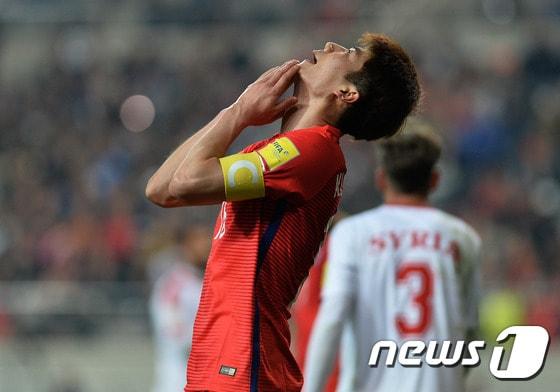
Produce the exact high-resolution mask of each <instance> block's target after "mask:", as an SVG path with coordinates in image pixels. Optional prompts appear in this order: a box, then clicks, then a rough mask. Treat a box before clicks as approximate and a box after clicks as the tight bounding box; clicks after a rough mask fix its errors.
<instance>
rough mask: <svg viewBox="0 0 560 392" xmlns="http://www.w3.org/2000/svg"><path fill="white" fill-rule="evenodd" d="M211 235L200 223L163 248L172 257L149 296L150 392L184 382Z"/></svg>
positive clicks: (165, 391)
mask: <svg viewBox="0 0 560 392" xmlns="http://www.w3.org/2000/svg"><path fill="white" fill-rule="evenodd" d="M211 235H212V232H211V231H210V229H209V228H206V227H204V226H195V227H192V228H189V229H188V230H187V231H186V232H185V234H184V238H182V246H181V247H180V249H176V250H173V251H172V252H168V251H166V252H165V253H166V258H171V259H172V260H170V262H169V265H167V266H166V268H165V272H163V273H162V274H161V276H160V277H159V278H158V279H157V280H156V283H155V285H154V290H153V292H152V297H151V299H150V311H151V316H152V324H153V327H154V337H155V344H156V347H155V374H154V386H153V392H177V391H181V390H182V389H183V386H184V385H185V379H186V371H185V368H186V365H187V358H188V354H189V351H190V346H191V339H192V329H193V324H194V318H195V316H196V310H197V309H198V302H199V299H200V292H201V289H202V276H203V273H204V265H205V263H206V259H207V257H208V253H209V251H210V239H211V238H212V237H211Z"/></svg>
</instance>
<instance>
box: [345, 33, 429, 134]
mask: <svg viewBox="0 0 560 392" xmlns="http://www.w3.org/2000/svg"><path fill="white" fill-rule="evenodd" d="M358 42H359V44H360V46H362V47H363V48H364V49H365V50H367V51H368V52H369V53H370V56H371V57H370V58H369V59H368V60H367V61H366V62H365V63H364V65H363V67H362V69H361V70H359V71H357V72H352V73H349V74H348V75H346V79H347V80H348V81H349V82H351V83H353V84H354V85H355V86H356V88H357V89H358V92H359V93H360V98H359V99H358V100H357V101H356V102H354V103H353V104H352V105H351V106H350V107H349V108H348V109H346V111H345V112H344V113H343V114H342V116H341V118H340V119H339V121H338V122H337V127H338V128H339V129H340V130H341V131H342V132H343V133H346V134H349V135H352V136H354V138H356V139H364V140H374V139H379V138H382V137H387V136H391V135H394V134H395V133H396V132H397V131H398V130H399V129H400V128H401V126H402V124H403V123H404V120H405V118H406V117H407V116H408V115H409V113H410V112H412V111H413V110H414V108H415V107H416V105H417V103H418V100H419V98H420V85H419V84H418V78H417V75H416V69H415V68H414V64H413V63H412V60H411V59H410V57H409V56H408V54H407V53H406V52H405V51H404V49H403V48H402V47H401V46H400V45H399V44H398V43H397V42H395V41H394V40H392V39H391V38H389V37H387V36H385V35H383V34H372V33H364V34H363V35H362V37H361V38H360V40H359V41H358Z"/></svg>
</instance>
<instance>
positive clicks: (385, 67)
mask: <svg viewBox="0 0 560 392" xmlns="http://www.w3.org/2000/svg"><path fill="white" fill-rule="evenodd" d="M292 84H294V96H292V97H289V98H287V99H284V100H280V98H281V96H282V94H283V93H284V92H285V91H286V90H287V89H288V88H289V87H290V86H291V85H292ZM419 94H420V88H419V86H418V81H417V77H416V71H415V69H414V65H413V64H412V62H411V60H410V58H409V57H408V55H407V54H406V53H405V52H404V50H403V49H402V48H401V47H400V46H399V45H398V44H397V43H396V42H395V41H393V40H391V39H389V38H387V37H385V36H383V35H377V34H369V33H367V34H364V35H363V36H362V39H361V41H360V47H355V48H350V49H346V48H344V47H342V46H340V45H337V44H335V43H332V42H328V43H327V44H325V47H324V49H323V50H316V51H314V52H313V60H312V61H303V62H298V61H295V60H292V61H288V62H286V63H284V64H283V65H281V66H279V67H274V68H272V69H270V70H268V71H267V72H265V73H264V74H262V75H261V76H260V77H259V78H258V79H257V80H256V81H255V82H254V83H252V84H251V85H250V86H249V87H248V88H247V89H246V90H245V91H244V92H243V94H241V96H240V97H239V98H238V99H237V101H236V102H235V103H234V104H232V105H231V106H229V107H228V108H226V109H224V110H222V111H221V112H220V113H219V114H218V115H217V116H216V117H215V118H214V119H213V120H212V121H211V122H210V123H208V124H207V125H206V126H205V127H204V128H202V129H201V130H199V131H198V132H197V133H196V134H194V135H193V136H191V137H190V138H189V139H187V140H186V141H185V142H184V143H183V144H182V145H180V146H179V147H178V148H177V149H176V150H175V151H174V152H173V153H172V154H171V155H170V156H169V158H168V159H167V160H166V161H165V162H164V163H163V164H162V166H161V167H160V168H159V169H158V171H157V172H156V173H155V174H154V175H153V176H152V178H151V179H150V181H149V182H148V186H147V188H146V194H147V197H148V198H149V199H150V200H151V201H153V202H154V203H156V204H158V205H161V206H163V207H177V206H186V205H203V204H214V203H222V208H221V211H220V214H219V217H218V220H217V222H216V227H215V231H214V239H213V243H212V250H211V252H210V256H209V260H208V265H207V269H206V273H205V276H204V282H203V288H202V295H201V299H200V306H199V309H198V313H197V316H196V320H195V325H194V332H193V343H192V349H191V354H190V357H189V363H188V373H187V385H186V386H185V391H188V392H192V391H219V392H240V391H251V392H254V391H266V392H272V391H289V392H291V391H299V390H300V389H301V387H302V383H303V377H302V375H301V372H300V370H299V368H298V366H297V363H296V361H295V359H294V358H293V356H292V354H291V352H290V348H289V347H290V333H289V329H288V318H289V317H290V313H289V311H288V307H289V305H290V303H291V302H292V301H293V300H294V297H295V296H296V294H297V291H298V288H299V287H300V285H301V283H302V281H303V280H304V279H305V277H306V275H307V273H308V270H309V268H310V266H311V265H312V263H313V258H314V256H315V254H316V253H317V251H318V249H319V245H320V243H321V241H322V240H323V237H324V233H325V228H326V226H327V224H328V222H329V220H330V218H331V216H332V215H333V214H334V213H335V212H336V209H337V206H338V202H339V199H340V196H341V192H342V183H343V177H344V174H345V172H346V166H345V162H344V156H343V154H342V151H341V149H340V146H339V138H340V137H341V136H342V134H349V135H351V136H353V137H354V138H356V139H365V140H373V139H378V138H381V137H384V136H389V135H392V134H394V133H395V132H397V130H398V129H399V128H400V127H401V125H402V123H403V122H404V119H405V118H406V116H407V115H408V114H409V113H410V112H411V111H412V110H413V108H414V107H415V105H416V103H417V101H418V97H419ZM280 117H282V126H281V132H280V133H278V134H277V135H275V136H273V137H271V138H269V139H266V140H263V141H260V142H257V143H255V144H253V145H250V146H248V147H246V148H245V149H244V150H243V151H242V152H240V153H237V154H233V155H229V156H226V152H227V150H228V148H229V147H230V145H231V143H232V142H233V141H234V140H235V139H236V138H237V136H238V135H239V134H240V133H241V132H242V131H243V130H244V129H245V128H247V127H248V126H255V125H262V124H267V123H270V122H272V121H275V120H276V119H278V118H280Z"/></svg>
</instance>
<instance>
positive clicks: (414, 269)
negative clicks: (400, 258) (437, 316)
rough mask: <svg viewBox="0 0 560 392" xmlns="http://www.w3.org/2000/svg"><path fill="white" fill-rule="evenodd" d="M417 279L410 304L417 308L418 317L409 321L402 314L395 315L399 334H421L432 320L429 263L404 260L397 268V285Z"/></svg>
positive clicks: (432, 282) (431, 279)
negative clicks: (416, 286) (417, 283)
mask: <svg viewBox="0 0 560 392" xmlns="http://www.w3.org/2000/svg"><path fill="white" fill-rule="evenodd" d="M412 279H418V280H419V282H420V284H419V287H418V288H416V290H415V291H414V292H413V294H412V298H411V304H412V305H413V306H414V307H416V309H417V310H418V318H417V320H415V321H414V322H411V320H410V318H409V317H406V316H405V315H404V314H399V315H397V317H396V319H395V322H396V327H397V331H399V333H400V335H401V336H410V335H415V336H418V335H423V334H424V333H425V332H426V330H427V329H428V327H429V326H430V324H431V322H432V293H433V289H434V278H433V273H432V270H431V269H430V266H429V264H427V263H422V262H404V263H403V264H401V266H400V267H399V269H398V270H397V285H403V284H407V283H408V282H409V281H410V280H412Z"/></svg>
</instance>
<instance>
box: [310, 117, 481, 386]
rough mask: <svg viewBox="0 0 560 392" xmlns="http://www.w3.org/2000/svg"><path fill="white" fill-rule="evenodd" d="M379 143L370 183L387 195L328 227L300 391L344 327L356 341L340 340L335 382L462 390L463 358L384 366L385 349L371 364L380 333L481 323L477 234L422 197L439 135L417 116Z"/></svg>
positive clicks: (420, 336) (431, 177)
mask: <svg viewBox="0 0 560 392" xmlns="http://www.w3.org/2000/svg"><path fill="white" fill-rule="evenodd" d="M378 147H379V148H378V150H379V155H380V168H379V169H378V170H377V173H376V185H377V187H378V188H379V190H380V191H381V192H382V194H383V198H384V204H383V205H382V206H380V207H378V208H374V209H372V210H369V211H366V212H363V213H360V214H358V215H355V216H352V217H349V218H346V219H344V220H342V221H341V222H340V223H339V224H338V225H337V226H335V228H334V229H333V232H332V235H331V238H330V242H329V265H328V270H327V271H328V273H327V278H326V282H325V285H324V286H323V290H322V302H321V308H320V311H319V315H318V318H317V320H316V322H315V326H314V330H313V333H312V337H311V342H310V346H309V348H308V353H307V359H306V370H305V377H304V391H306V392H320V391H322V390H323V386H324V382H325V380H327V378H328V375H329V374H330V371H331V367H332V363H333V359H334V357H335V354H336V352H337V350H338V347H339V344H340V338H341V334H342V330H343V328H348V329H349V330H350V336H351V337H352V338H353V339H350V340H353V343H352V344H350V340H348V339H346V341H345V342H344V343H345V344H343V345H342V346H341V350H342V358H343V360H342V361H341V379H342V380H349V381H348V383H347V384H346V385H340V384H339V387H338V391H340V392H361V391H364V392H365V391H367V392H372V391H377V392H385V391H387V392H394V391H399V392H412V391H419V392H424V391H426V392H440V391H441V392H457V391H459V392H460V391H463V390H464V389H465V380H464V377H465V369H464V368H462V367H460V366H459V367H454V368H444V367H440V368H432V367H429V366H428V365H427V364H426V363H423V364H422V366H421V367H403V366H401V365H400V364H398V362H397V363H396V365H395V366H394V367H388V366H386V365H385V356H382V357H381V358H380V361H379V364H378V365H377V367H375V368H373V367H369V366H368V361H369V357H370V352H371V348H372V346H373V345H374V344H375V343H376V342H377V341H379V340H393V341H395V342H396V343H397V345H398V346H399V347H400V346H401V345H402V343H403V342H404V341H406V340H411V339H414V340H422V341H425V342H427V341H429V340H438V341H441V340H451V341H455V340H469V337H471V336H472V334H473V333H474V331H475V330H476V328H477V324H478V316H477V313H478V299H477V298H478V294H479V289H478V287H479V267H478V262H479V251H480V239H479V237H478V235H477V234H476V232H475V231H474V230H473V229H472V228H471V227H470V226H469V225H467V224H466V223H465V222H463V221H462V220H460V219H458V218H456V217H453V216H451V215H449V214H447V213H445V212H443V211H440V210H438V209H436V208H433V207H430V206H429V204H428V195H429V194H430V193H431V192H432V191H433V190H434V189H435V188H436V186H437V184H438V179H439V175H438V172H437V170H435V164H436V162H437V160H438V159H439V156H440V154H441V143H440V141H439V138H438V137H437V136H436V135H435V134H434V133H432V132H431V131H430V130H429V129H427V128H426V127H425V126H421V125H419V124H417V125H413V126H410V127H407V129H405V131H403V132H402V133H400V134H397V135H396V136H394V137H392V138H390V139H387V140H384V141H382V142H381V143H380V144H379V146H378ZM440 346H441V344H440ZM348 364H352V365H351V366H348Z"/></svg>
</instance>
